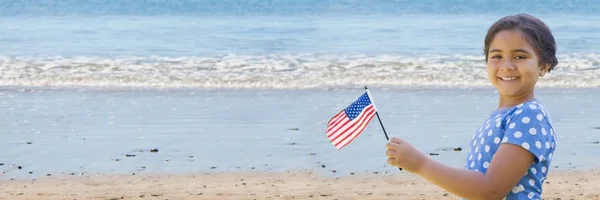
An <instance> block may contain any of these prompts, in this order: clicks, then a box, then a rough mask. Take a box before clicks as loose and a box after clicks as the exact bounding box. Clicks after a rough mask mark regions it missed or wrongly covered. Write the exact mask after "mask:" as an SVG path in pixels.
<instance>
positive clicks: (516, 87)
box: [487, 29, 546, 97]
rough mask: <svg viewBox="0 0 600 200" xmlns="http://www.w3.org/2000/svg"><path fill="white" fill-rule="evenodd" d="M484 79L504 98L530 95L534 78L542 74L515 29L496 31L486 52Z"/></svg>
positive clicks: (522, 37) (534, 57) (535, 55)
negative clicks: (486, 77) (486, 70)
mask: <svg viewBox="0 0 600 200" xmlns="http://www.w3.org/2000/svg"><path fill="white" fill-rule="evenodd" d="M487 69H488V78H489V80H490V82H491V83H492V85H494V87H496V89H497V90H498V92H499V93H500V95H502V96H504V97H522V96H525V95H529V94H530V93H532V92H533V88H534V86H535V83H536V82H537V79H538V77H540V76H543V75H544V74H545V73H546V70H545V69H541V68H540V65H539V58H538V57H537V54H536V53H535V51H534V50H533V47H531V45H529V44H528V43H527V41H525V38H524V35H523V33H522V32H521V31H520V30H518V29H514V30H502V31H500V32H498V33H497V34H496V35H495V36H494V39H493V40H492V42H491V43H490V48H489V52H488V62H487Z"/></svg>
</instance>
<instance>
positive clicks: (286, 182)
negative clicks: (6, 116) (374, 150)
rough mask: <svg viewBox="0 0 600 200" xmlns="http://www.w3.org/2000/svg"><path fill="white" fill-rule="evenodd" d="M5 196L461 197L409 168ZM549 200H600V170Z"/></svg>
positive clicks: (161, 180) (106, 179)
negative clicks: (342, 174) (337, 174)
mask: <svg viewBox="0 0 600 200" xmlns="http://www.w3.org/2000/svg"><path fill="white" fill-rule="evenodd" d="M0 191H1V192H0V199H12V200H25V199H48V200H52V199H115V200H116V199H190V200H191V199H458V198H459V197H458V196H455V195H453V194H451V193H448V192H446V191H444V190H442V189H440V188H438V187H437V186H435V185H432V184H430V183H427V182H425V181H423V180H422V179H421V178H419V177H417V176H415V175H412V174H407V173H403V172H398V173H391V174H381V173H379V174H373V173H356V174H353V175H350V174H346V175H344V176H341V177H332V176H328V175H323V174H319V173H317V172H313V171H296V172H256V173H252V172H239V173H234V172H224V173H193V174H145V175H91V176H77V175H76V176H61V177H58V176H56V177H43V178H38V179H36V180H34V181H32V180H27V181H24V180H13V181H10V180H7V181H0ZM543 197H544V199H599V198H600V171H598V170H588V171H556V172H553V173H551V174H550V176H549V178H548V179H547V180H546V182H545V184H544V192H543Z"/></svg>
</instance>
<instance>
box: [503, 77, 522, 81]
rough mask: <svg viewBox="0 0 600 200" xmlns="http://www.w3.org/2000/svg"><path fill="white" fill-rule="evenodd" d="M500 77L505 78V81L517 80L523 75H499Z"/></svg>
mask: <svg viewBox="0 0 600 200" xmlns="http://www.w3.org/2000/svg"><path fill="white" fill-rule="evenodd" d="M498 78H500V80H503V81H513V80H517V79H519V78H521V77H518V76H505V77H498Z"/></svg>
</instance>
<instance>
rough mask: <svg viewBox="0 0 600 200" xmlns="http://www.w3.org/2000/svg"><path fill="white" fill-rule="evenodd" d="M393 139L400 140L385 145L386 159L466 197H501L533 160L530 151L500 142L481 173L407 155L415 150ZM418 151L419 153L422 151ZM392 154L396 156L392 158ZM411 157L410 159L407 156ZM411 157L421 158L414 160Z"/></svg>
mask: <svg viewBox="0 0 600 200" xmlns="http://www.w3.org/2000/svg"><path fill="white" fill-rule="evenodd" d="M394 139H397V138H394ZM394 139H393V140H394ZM393 140H390V143H394V141H393ZM396 141H400V142H399V143H398V144H393V145H391V146H395V147H392V148H389V147H388V162H391V164H392V165H395V166H398V167H403V168H406V169H407V170H409V171H412V172H414V173H416V174H418V175H420V176H422V177H423V178H425V179H426V180H428V181H430V182H431V183H433V184H435V185H437V186H439V187H441V188H443V189H445V190H446V191H448V192H451V193H453V194H455V195H457V196H460V197H463V198H466V199H469V200H479V199H485V200H493V199H502V198H504V197H505V196H506V195H507V194H508V193H509V192H510V191H511V189H512V188H513V187H514V186H515V185H516V184H517V183H518V182H519V180H520V179H521V178H522V177H523V175H525V173H526V172H527V170H528V169H529V166H530V165H531V164H532V163H533V159H534V157H533V155H532V154H531V153H529V152H528V151H527V150H525V149H523V148H521V147H519V146H516V145H513V144H502V145H501V146H500V147H499V148H498V151H497V152H496V154H495V155H494V157H493V159H492V161H491V163H490V165H489V168H488V170H487V172H486V173H485V174H483V173H481V172H476V171H469V170H466V169H459V168H454V167H449V166H447V165H444V164H442V163H439V162H437V161H434V160H432V159H430V158H429V157H427V156H424V155H423V156H422V157H421V156H414V155H413V156H411V155H410V154H415V152H418V151H417V150H416V149H414V147H412V145H410V144H408V143H406V142H404V141H401V140H399V139H397V140H396ZM388 145H389V144H388ZM389 151H394V152H389ZM419 153H420V152H419ZM420 154H421V155H422V153H420ZM390 155H392V156H390ZM395 155H397V156H399V157H394V156H395ZM402 157H404V159H403V158H402ZM411 157H412V159H410V158H411ZM415 157H421V158H418V159H415ZM406 158H408V159H406ZM390 159H391V161H390ZM411 165H413V166H411Z"/></svg>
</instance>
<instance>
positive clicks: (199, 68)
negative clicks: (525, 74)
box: [0, 0, 600, 179]
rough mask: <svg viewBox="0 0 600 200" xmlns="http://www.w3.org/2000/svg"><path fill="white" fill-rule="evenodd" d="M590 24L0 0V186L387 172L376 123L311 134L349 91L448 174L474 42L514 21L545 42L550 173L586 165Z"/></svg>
mask: <svg viewBox="0 0 600 200" xmlns="http://www.w3.org/2000/svg"><path fill="white" fill-rule="evenodd" d="M598 10H600V4H599V2H598V1H591V0H590V1H583V0H582V1H541V0H532V1H527V2H522V1H516V0H507V1H496V0H493V1H483V0H448V1H431V0H421V1H400V0H398V1H392V0H377V1H369V2H366V1H358V0H329V1H317V0H297V1H284V0H262V1H258V0H237V1H236V0H220V1H208V0H206V1H193V0H172V1H158V0H137V1H133V0H108V1H100V0H73V1H58V0H23V1H9V0H0V47H1V48H0V146H2V147H3V149H2V150H0V164H1V165H0V179H4V178H36V177H41V176H44V175H45V174H46V173H51V174H54V175H56V174H69V173H75V174H79V173H84V174H93V173H131V172H134V173H144V172H183V171H186V172H187V171H219V170H225V171H227V170H250V171H252V170H257V171H259V170H261V171H262V170H290V169H307V168H311V169H318V170H321V171H323V172H326V173H329V174H331V173H332V170H336V171H337V172H338V173H337V174H347V173H349V172H363V171H365V172H373V171H377V172H390V173H392V172H397V169H396V168H392V167H389V166H385V160H384V154H383V145H384V143H385V138H384V136H383V134H382V133H381V129H379V128H380V127H378V123H377V121H376V120H374V121H373V122H372V123H371V124H370V125H369V126H368V127H367V130H365V132H364V133H363V134H362V135H361V136H360V137H359V138H358V139H356V140H355V141H354V142H353V143H352V144H350V145H349V146H348V147H347V148H345V149H343V150H342V151H336V150H335V149H334V147H333V145H331V144H330V143H329V142H328V141H327V139H326V136H325V133H324V129H325V123H326V121H327V120H328V119H329V118H330V117H332V116H333V114H335V113H336V112H338V111H339V110H340V109H342V108H344V107H346V106H347V105H348V104H349V103H350V102H351V101H353V100H354V99H355V98H356V97H358V95H359V94H360V93H361V92H362V90H361V89H360V88H362V87H363V85H364V84H366V85H369V86H370V88H371V89H372V93H373V95H374V96H375V97H374V98H375V101H376V102H377V107H378V108H379V110H380V112H381V113H380V114H381V117H382V121H383V123H384V124H385V126H386V130H388V131H389V134H390V135H391V136H400V137H403V138H404V139H405V140H407V141H410V142H413V143H414V144H415V145H416V146H418V147H419V149H421V150H423V151H424V152H426V153H439V155H438V156H435V158H436V159H440V160H442V161H444V162H446V163H448V164H450V165H453V166H457V167H462V165H463V164H464V163H463V161H464V158H465V153H466V149H464V148H466V147H467V144H466V142H468V139H469V138H470V136H471V134H472V133H473V131H474V130H475V128H476V127H478V125H479V124H480V123H481V121H480V120H482V119H485V117H486V115H487V114H488V113H489V112H490V111H491V110H493V109H494V108H495V107H494V106H496V101H497V94H496V93H494V90H493V88H490V87H489V83H488V82H487V79H486V77H487V74H486V70H485V65H484V58H483V56H482V49H483V37H484V35H485V33H486V30H487V28H488V26H489V25H490V24H491V23H493V22H494V21H495V20H497V19H498V18H500V17H502V16H505V15H509V14H516V13H521V12H527V13H530V14H533V15H535V16H537V17H539V18H541V19H542V20H543V21H545V22H546V23H547V24H548V25H549V26H550V28H551V29H552V31H553V33H554V34H555V37H556V41H557V43H558V57H559V65H558V66H557V68H556V70H555V71H553V72H552V73H550V74H549V75H548V76H546V77H544V78H543V79H541V80H540V81H539V93H538V94H539V97H540V98H541V100H542V101H544V102H545V103H546V104H547V105H546V107H547V108H548V109H549V110H550V112H551V113H552V115H553V122H554V123H555V124H556V126H557V128H556V133H557V134H558V135H560V136H559V142H560V143H559V149H560V150H559V151H557V153H556V154H555V161H554V162H555V163H553V167H555V168H558V169H589V168H597V167H598V166H599V165H600V163H599V162H598V161H597V159H596V158H597V155H598V154H599V153H600V152H598V149H599V148H598V147H599V146H598V143H597V142H598V141H599V136H598V134H600V129H598V127H600V124H598V119H600V115H599V113H600V110H598V109H599V108H600V105H599V104H598V103H597V99H599V98H600V96H598V95H599V94H600V35H599V34H598V33H599V32H600V12H598ZM456 113H461V114H462V115H460V116H456V115H455V114H456ZM456 147H463V151H453V150H452V149H453V148H456ZM154 148H156V149H158V150H159V151H158V152H155V153H153V152H149V151H150V149H154ZM128 154H129V155H130V156H127V155H128ZM19 166H21V168H22V169H19ZM29 172H32V173H31V174H29ZM334 174H335V173H334Z"/></svg>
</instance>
